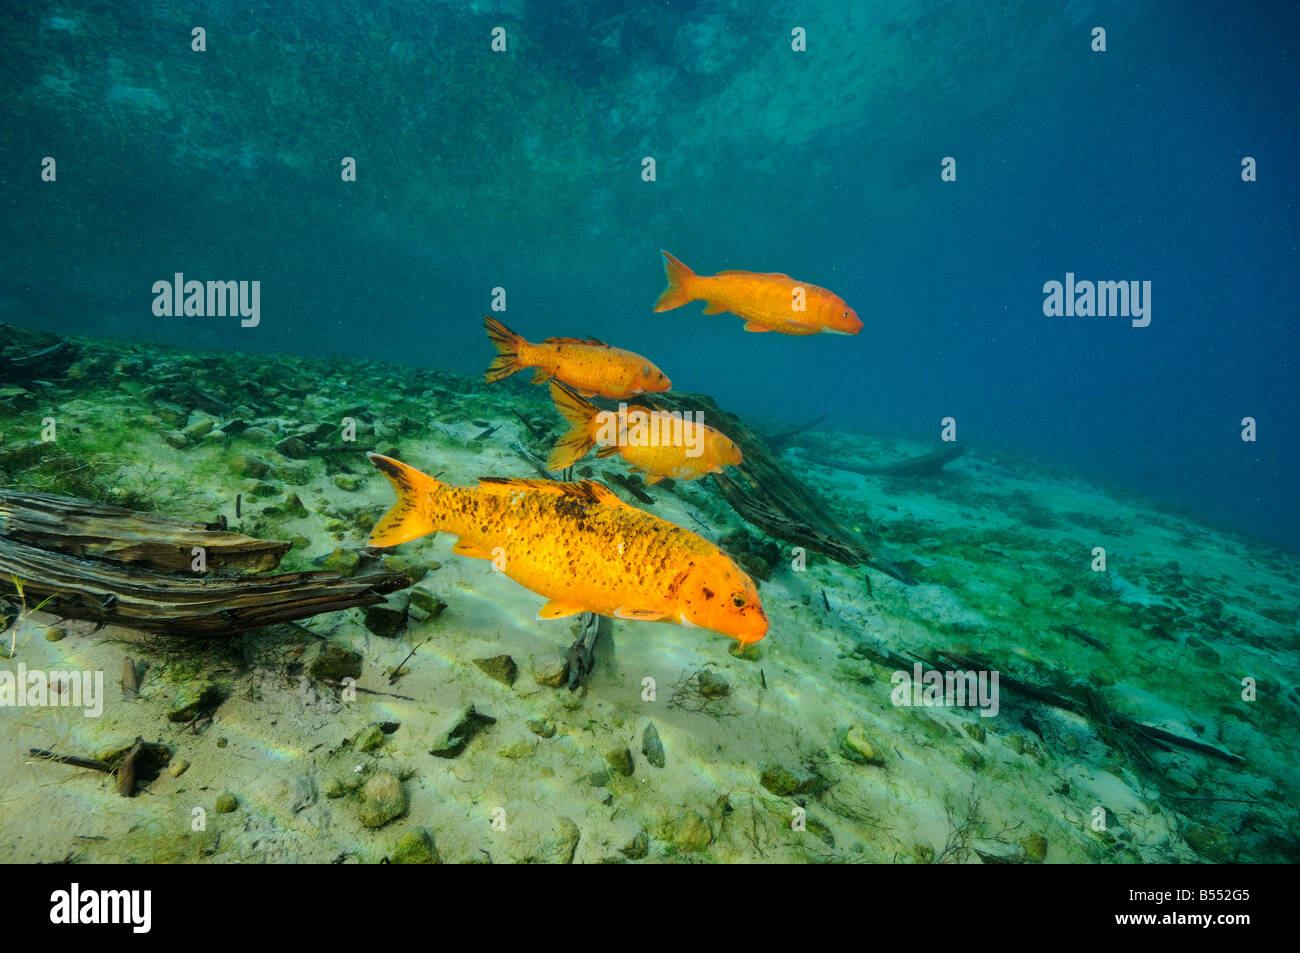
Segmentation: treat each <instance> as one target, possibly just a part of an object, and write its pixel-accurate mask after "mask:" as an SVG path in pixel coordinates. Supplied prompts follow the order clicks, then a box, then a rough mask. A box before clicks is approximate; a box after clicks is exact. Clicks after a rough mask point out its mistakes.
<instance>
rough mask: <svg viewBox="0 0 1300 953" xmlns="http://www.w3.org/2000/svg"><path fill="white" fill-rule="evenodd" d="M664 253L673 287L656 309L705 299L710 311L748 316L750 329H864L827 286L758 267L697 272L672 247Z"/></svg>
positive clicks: (802, 331) (800, 331)
mask: <svg viewBox="0 0 1300 953" xmlns="http://www.w3.org/2000/svg"><path fill="white" fill-rule="evenodd" d="M660 254H662V255H663V256H664V271H665V272H666V273H667V275H668V288H667V289H666V290H665V291H664V293H663V294H661V295H660V296H659V300H658V301H656V302H655V311H669V310H671V309H673V308H680V307H681V306H682V305H684V304H690V302H692V301H705V302H708V307H707V308H705V309H704V313H705V314H721V313H722V312H723V311H730V312H731V313H732V314H735V315H738V316H740V317H742V318H744V319H745V330H746V331H757V332H763V331H779V332H780V333H781V334H800V335H803V334H820V333H822V332H823V331H826V332H829V333H831V334H857V333H858V332H859V331H861V330H862V321H861V320H860V319H859V318H858V313H857V312H856V311H854V310H853V309H852V308H850V307H849V306H848V305H847V304H845V303H844V299H843V298H841V297H840V296H839V295H837V294H835V293H834V292H831V291H827V290H826V289H825V288H819V287H817V286H816V285H810V284H808V282H806V281H795V279H793V278H791V277H790V276H789V275H781V274H775V273H773V274H764V273H762V272H757V271H720V272H718V273H717V274H716V275H697V274H696V273H695V272H693V271H691V269H689V268H687V267H686V266H685V265H684V264H682V263H681V262H680V261H678V260H677V259H676V258H674V257H673V256H672V255H670V254H668V252H666V251H661V252H660ZM800 289H802V290H800Z"/></svg>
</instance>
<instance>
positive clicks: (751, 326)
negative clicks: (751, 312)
mask: <svg viewBox="0 0 1300 953" xmlns="http://www.w3.org/2000/svg"><path fill="white" fill-rule="evenodd" d="M745 330H746V331H753V332H754V333H755V334H762V333H763V332H764V331H771V330H772V329H771V328H769V327H768V326H767V325H765V324H757V323H755V322H753V321H746V322H745Z"/></svg>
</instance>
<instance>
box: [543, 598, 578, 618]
mask: <svg viewBox="0 0 1300 953" xmlns="http://www.w3.org/2000/svg"><path fill="white" fill-rule="evenodd" d="M586 611H587V610H586V608H584V607H583V606H580V605H575V604H574V603H572V602H564V601H562V600H560V599H552V600H550V601H549V602H547V603H546V605H544V606H542V607H541V608H540V609H538V610H537V618H539V619H563V618H564V617H565V616H571V615H579V614H580V613H583V612H586Z"/></svg>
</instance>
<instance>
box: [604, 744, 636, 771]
mask: <svg viewBox="0 0 1300 953" xmlns="http://www.w3.org/2000/svg"><path fill="white" fill-rule="evenodd" d="M605 761H606V763H607V764H608V765H609V766H610V767H611V768H613V769H614V770H615V771H617V772H618V773H619V774H621V775H623V777H625V778H630V777H632V773H633V771H635V770H636V765H635V764H634V763H633V761H632V752H630V751H628V750H627V746H626V745H625V746H623V747H622V748H615V749H613V750H612V751H607V752H605Z"/></svg>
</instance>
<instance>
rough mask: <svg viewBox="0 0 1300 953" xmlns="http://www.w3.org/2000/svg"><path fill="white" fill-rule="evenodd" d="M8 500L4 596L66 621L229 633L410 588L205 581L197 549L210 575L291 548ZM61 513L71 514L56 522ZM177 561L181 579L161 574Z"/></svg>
mask: <svg viewBox="0 0 1300 953" xmlns="http://www.w3.org/2000/svg"><path fill="white" fill-rule="evenodd" d="M29 500H30V505H28V501H29ZM2 503H3V508H2V509H0V595H2V594H5V593H18V592H19V591H21V594H22V599H23V602H24V604H25V606H26V607H27V608H28V609H32V608H35V607H36V606H38V605H40V604H42V603H45V605H44V609H45V611H49V612H52V613H55V614H58V615H62V616H65V617H67V618H73V619H89V620H92V621H95V622H100V623H105V624H112V625H122V626H127V627H130V628H134V629H141V630H144V631H147V632H163V633H167V634H172V635H229V634H233V633H236V632H242V631H245V630H248V629H256V628H260V627H261V626H265V625H272V624H275V623H278V622H291V621H294V620H296V619H304V618H307V617H309V616H313V615H318V614H320V613H322V612H335V611H338V610H340V609H348V608H352V607H353V606H366V605H373V604H374V603H376V602H381V601H382V600H383V597H384V595H385V594H387V593H389V592H393V591H395V590H397V589H402V588H405V587H406V586H408V585H410V578H409V577H408V576H406V575H404V574H402V573H391V572H378V573H371V574H368V575H362V576H355V577H352V578H348V577H347V576H344V575H343V574H341V573H337V572H296V573H282V574H279V575H275V576H257V575H227V574H222V575H203V574H200V573H195V572H191V571H188V570H189V568H190V562H191V560H192V559H193V555H192V550H193V548H194V547H200V548H203V549H204V551H205V552H206V553H207V561H208V564H209V568H211V567H212V566H213V565H223V564H224V565H225V566H227V567H231V566H245V567H251V568H263V569H270V568H274V567H275V566H276V565H277V564H278V563H279V560H280V556H281V555H283V553H284V552H285V551H287V550H288V548H289V544H287V543H281V542H275V541H270V540H258V539H254V538H252V537H249V536H240V535H239V534H237V533H228V532H225V531H224V530H220V529H211V528H208V527H205V525H204V524H201V523H200V524H195V523H186V522H184V521H181V520H172V519H168V518H166V517H158V516H150V515H147V514H143V513H136V512H133V511H131V510H123V509H121V508H120V507H103V506H100V505H99V504H96V503H92V502H90V501H87V500H78V499H71V498H63V497H54V496H49V495H46V494H30V495H25V494H20V493H5V494H4V496H3V501H2ZM65 510H66V512H67V513H68V514H69V518H68V520H67V521H66V522H64V523H63V524H62V525H60V521H59V519H58V514H59V513H60V512H62V511H65ZM41 526H47V527H48V532H41V531H40V530H39V527H41ZM83 552H84V553H85V555H82V553H83ZM182 557H183V560H182ZM223 560H224V563H223ZM178 561H179V562H178ZM182 564H183V567H184V571H170V572H169V571H159V570H160V569H161V570H175V569H177V568H178V566H180V565H182ZM20 587H21V589H20ZM46 600H49V601H48V602H47V601H46Z"/></svg>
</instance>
